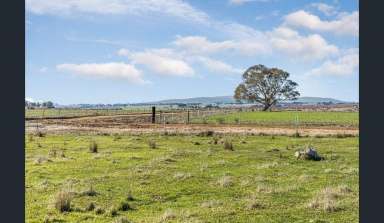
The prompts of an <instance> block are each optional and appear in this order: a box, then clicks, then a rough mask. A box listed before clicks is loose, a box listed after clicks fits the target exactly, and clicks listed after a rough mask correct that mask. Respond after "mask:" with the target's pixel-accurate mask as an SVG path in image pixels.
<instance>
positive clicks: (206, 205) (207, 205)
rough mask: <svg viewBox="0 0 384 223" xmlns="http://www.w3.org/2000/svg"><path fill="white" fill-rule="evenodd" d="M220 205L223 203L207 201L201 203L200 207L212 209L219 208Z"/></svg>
mask: <svg viewBox="0 0 384 223" xmlns="http://www.w3.org/2000/svg"><path fill="white" fill-rule="evenodd" d="M222 204H223V202H221V201H219V200H209V201H204V202H203V203H201V207H203V208H214V207H217V206H220V205H222Z"/></svg>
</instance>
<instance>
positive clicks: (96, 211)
mask: <svg viewBox="0 0 384 223" xmlns="http://www.w3.org/2000/svg"><path fill="white" fill-rule="evenodd" d="M104 212H105V211H104V209H103V208H102V207H97V208H96V209H95V214H97V215H100V214H104Z"/></svg>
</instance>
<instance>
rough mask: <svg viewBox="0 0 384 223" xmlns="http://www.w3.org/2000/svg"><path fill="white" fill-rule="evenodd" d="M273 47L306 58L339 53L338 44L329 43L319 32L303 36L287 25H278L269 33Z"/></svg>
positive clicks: (289, 54) (313, 58)
mask: <svg viewBox="0 0 384 223" xmlns="http://www.w3.org/2000/svg"><path fill="white" fill-rule="evenodd" d="M267 35H268V36H269V40H270V43H271V45H272V48H273V49H275V50H277V51H278V52H281V53H283V54H285V55H288V56H294V57H297V58H301V59H304V60H316V59H324V58H326V57H328V56H330V55H335V54H337V53H338V51H339V49H338V48H337V46H335V45H332V44H329V43H327V41H326V40H325V39H324V38H323V37H321V36H320V35H318V34H311V35H308V36H302V35H300V34H299V33H298V32H297V31H295V30H292V29H290V28H287V27H278V28H276V29H274V30H273V31H271V32H269V33H267Z"/></svg>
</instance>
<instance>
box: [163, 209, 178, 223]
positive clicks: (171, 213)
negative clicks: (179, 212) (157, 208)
mask: <svg viewBox="0 0 384 223" xmlns="http://www.w3.org/2000/svg"><path fill="white" fill-rule="evenodd" d="M175 218H176V213H175V212H174V211H173V210H171V209H168V210H166V211H165V212H164V214H163V215H162V216H161V219H160V221H161V222H166V221H169V220H172V219H175Z"/></svg>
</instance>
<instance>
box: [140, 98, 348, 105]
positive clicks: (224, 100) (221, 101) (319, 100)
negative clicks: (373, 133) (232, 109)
mask: <svg viewBox="0 0 384 223" xmlns="http://www.w3.org/2000/svg"><path fill="white" fill-rule="evenodd" d="M292 102H293V101H285V103H292ZM295 102H298V103H303V104H317V103H329V102H331V103H347V102H345V101H341V100H337V99H334V98H321V97H300V98H298V99H297V100H295ZM177 103H180V104H195V103H197V104H231V103H237V102H236V100H235V99H234V98H233V97H232V96H216V97H197V98H185V99H168V100H161V101H154V102H148V103H147V104H177Z"/></svg>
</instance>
